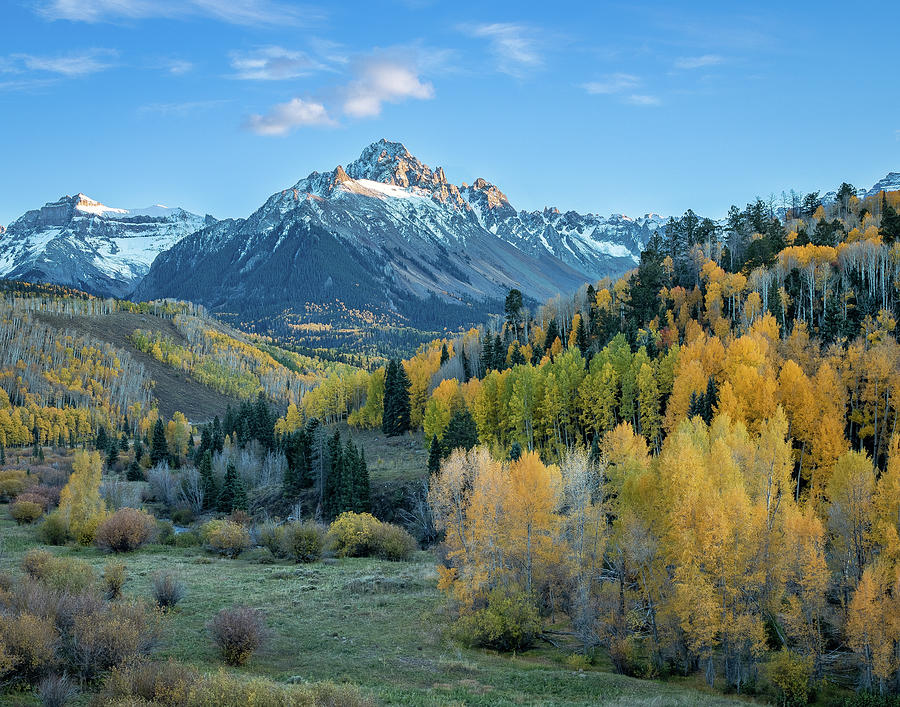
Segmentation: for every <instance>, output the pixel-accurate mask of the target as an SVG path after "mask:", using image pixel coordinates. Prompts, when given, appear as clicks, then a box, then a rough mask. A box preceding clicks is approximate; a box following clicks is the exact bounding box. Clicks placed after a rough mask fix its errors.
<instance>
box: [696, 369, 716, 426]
mask: <svg viewBox="0 0 900 707" xmlns="http://www.w3.org/2000/svg"><path fill="white" fill-rule="evenodd" d="M701 402H702V408H701V412H700V415H701V416H702V417H703V421H704V422H706V424H707V425H708V424H709V423H711V422H712V419H713V415H714V414H715V408H716V405H718V403H719V391H718V390H717V389H716V381H715V379H714V378H713V377H712V376H710V377H709V380H707V381H706V392H705V393H704V394H703V398H702V401H701Z"/></svg>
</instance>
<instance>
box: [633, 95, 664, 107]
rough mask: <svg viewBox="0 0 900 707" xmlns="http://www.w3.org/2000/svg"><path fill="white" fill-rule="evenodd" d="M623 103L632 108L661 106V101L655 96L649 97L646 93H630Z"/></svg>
mask: <svg viewBox="0 0 900 707" xmlns="http://www.w3.org/2000/svg"><path fill="white" fill-rule="evenodd" d="M625 101H626V102H627V103H630V104H631V105H633V106H658V105H660V104H662V101H661V100H659V98H658V97H657V96H650V95H647V94H646V93H632V94H631V95H630V96H628V98H626V99H625Z"/></svg>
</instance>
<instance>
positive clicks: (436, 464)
mask: <svg viewBox="0 0 900 707" xmlns="http://www.w3.org/2000/svg"><path fill="white" fill-rule="evenodd" d="M441 456H442V455H441V441H440V440H439V439H438V438H437V435H432V437H431V446H429V448H428V473H429V474H437V473H438V472H439V471H440V470H441Z"/></svg>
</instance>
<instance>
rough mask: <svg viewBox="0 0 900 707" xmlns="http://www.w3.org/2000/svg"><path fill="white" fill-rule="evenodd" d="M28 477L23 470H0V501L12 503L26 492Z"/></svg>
mask: <svg viewBox="0 0 900 707" xmlns="http://www.w3.org/2000/svg"><path fill="white" fill-rule="evenodd" d="M27 479H28V475H27V474H26V473H25V471H24V470H22V469H4V470H0V501H3V502H6V501H11V500H12V499H13V498H15V497H16V496H18V495H19V494H20V493H22V491H24V490H25V485H26V483H27Z"/></svg>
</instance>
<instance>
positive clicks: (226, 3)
mask: <svg viewBox="0 0 900 707" xmlns="http://www.w3.org/2000/svg"><path fill="white" fill-rule="evenodd" d="M38 11H39V12H40V14H42V15H43V16H44V17H46V18H48V19H51V20H71V21H73V22H116V21H120V20H140V19H147V18H153V17H165V18H185V17H191V16H199V17H208V18H212V19H215V20H219V21H221V22H227V23H230V24H236V25H297V24H305V23H307V22H310V21H314V20H318V19H320V17H321V14H320V13H319V12H318V11H317V10H314V9H311V8H308V7H300V6H297V5H296V4H293V3H291V4H288V3H279V2H274V1H273V0H42V2H40V4H39V5H38Z"/></svg>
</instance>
